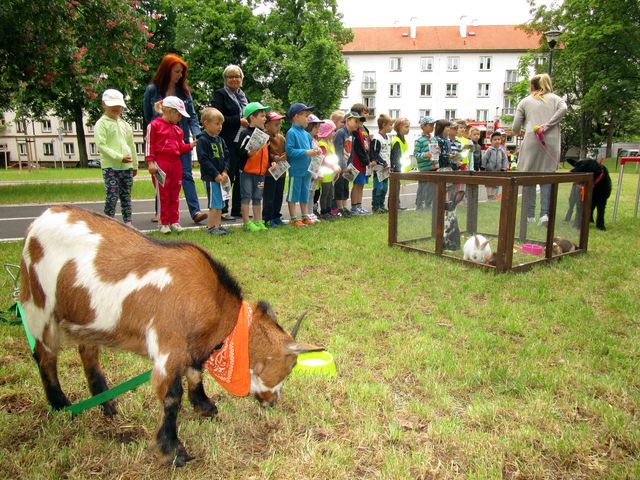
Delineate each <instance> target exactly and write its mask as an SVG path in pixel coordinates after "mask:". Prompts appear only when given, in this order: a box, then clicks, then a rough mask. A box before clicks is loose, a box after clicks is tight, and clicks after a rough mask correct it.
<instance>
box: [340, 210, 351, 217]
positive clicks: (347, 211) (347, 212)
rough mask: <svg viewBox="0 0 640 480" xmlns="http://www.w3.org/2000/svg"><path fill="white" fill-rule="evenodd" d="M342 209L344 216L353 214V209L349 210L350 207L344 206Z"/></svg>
mask: <svg viewBox="0 0 640 480" xmlns="http://www.w3.org/2000/svg"><path fill="white" fill-rule="evenodd" d="M340 211H341V212H342V216H343V217H350V216H351V215H352V213H351V210H349V209H348V208H343V209H342V210H340Z"/></svg>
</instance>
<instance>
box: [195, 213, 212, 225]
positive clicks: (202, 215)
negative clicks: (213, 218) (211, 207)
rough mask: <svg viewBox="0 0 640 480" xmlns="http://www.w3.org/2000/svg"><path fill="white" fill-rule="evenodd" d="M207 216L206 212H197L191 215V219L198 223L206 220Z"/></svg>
mask: <svg viewBox="0 0 640 480" xmlns="http://www.w3.org/2000/svg"><path fill="white" fill-rule="evenodd" d="M208 217H209V214H208V213H205V212H198V213H196V214H195V215H194V216H193V221H194V222H195V223H200V222H201V221H203V220H206V219H207V218H208Z"/></svg>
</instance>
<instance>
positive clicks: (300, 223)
mask: <svg viewBox="0 0 640 480" xmlns="http://www.w3.org/2000/svg"><path fill="white" fill-rule="evenodd" d="M289 225H293V226H294V227H306V226H307V224H306V223H304V222H303V221H302V220H300V219H299V218H298V219H296V220H291V221H290V222H289Z"/></svg>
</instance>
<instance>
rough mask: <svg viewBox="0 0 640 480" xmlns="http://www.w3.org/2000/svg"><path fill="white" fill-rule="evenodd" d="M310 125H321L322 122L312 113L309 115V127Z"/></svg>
mask: <svg viewBox="0 0 640 480" xmlns="http://www.w3.org/2000/svg"><path fill="white" fill-rule="evenodd" d="M312 123H322V120H320V119H319V118H318V117H316V116H315V115H314V114H313V113H311V114H309V125H311V124H312Z"/></svg>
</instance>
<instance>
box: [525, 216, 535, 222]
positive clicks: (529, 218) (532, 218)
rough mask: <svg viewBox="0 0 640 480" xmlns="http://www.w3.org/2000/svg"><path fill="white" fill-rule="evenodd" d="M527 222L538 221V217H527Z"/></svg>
mask: <svg viewBox="0 0 640 480" xmlns="http://www.w3.org/2000/svg"><path fill="white" fill-rule="evenodd" d="M527 223H536V217H527Z"/></svg>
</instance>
